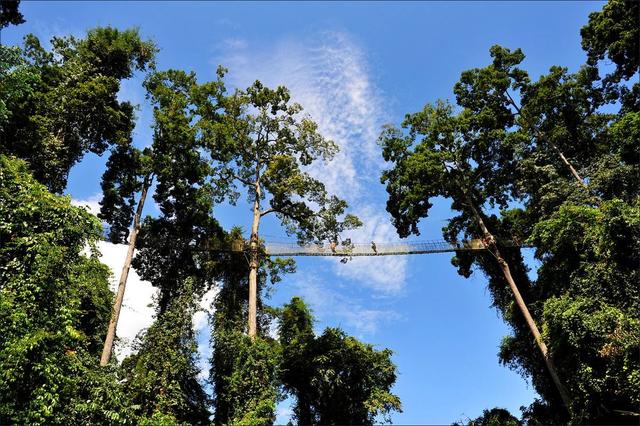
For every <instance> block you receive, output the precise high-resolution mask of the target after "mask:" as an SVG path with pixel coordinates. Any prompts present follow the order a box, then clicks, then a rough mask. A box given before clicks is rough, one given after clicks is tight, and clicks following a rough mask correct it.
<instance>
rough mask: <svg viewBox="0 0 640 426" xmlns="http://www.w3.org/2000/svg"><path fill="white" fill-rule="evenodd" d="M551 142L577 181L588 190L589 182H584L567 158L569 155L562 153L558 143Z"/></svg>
mask: <svg viewBox="0 0 640 426" xmlns="http://www.w3.org/2000/svg"><path fill="white" fill-rule="evenodd" d="M536 132H537V133H540V132H539V131H537V130H536ZM549 144H550V145H551V146H552V147H553V149H554V150H555V151H556V152H557V153H558V155H559V156H560V159H561V160H562V162H563V163H564V165H565V166H567V168H568V169H569V171H570V172H571V174H572V175H573V177H574V178H575V180H576V181H578V183H579V184H580V185H581V186H582V187H583V188H584V189H586V190H588V189H589V188H588V187H587V184H586V183H584V180H582V177H581V176H580V175H579V174H578V172H577V171H576V169H574V168H573V166H572V165H571V163H570V162H569V160H567V157H565V156H564V154H563V153H562V151H560V148H558V147H557V146H556V144H554V143H553V142H549Z"/></svg>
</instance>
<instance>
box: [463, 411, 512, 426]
mask: <svg viewBox="0 0 640 426" xmlns="http://www.w3.org/2000/svg"><path fill="white" fill-rule="evenodd" d="M454 425H461V424H460V423H454ZM466 425H467V426H521V425H522V423H521V422H520V420H518V419H517V418H516V417H514V416H513V415H512V414H511V413H510V412H509V411H507V410H505V409H504V408H497V407H495V408H492V409H490V410H483V411H482V415H481V416H479V417H477V418H475V419H473V420H471V419H470V420H469V422H468V423H466Z"/></svg>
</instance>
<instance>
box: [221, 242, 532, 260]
mask: <svg viewBox="0 0 640 426" xmlns="http://www.w3.org/2000/svg"><path fill="white" fill-rule="evenodd" d="M499 244H500V245H501V246H503V247H528V246H526V245H522V244H518V243H516V242H514V241H509V240H508V241H500V242H499ZM263 249H264V251H263V253H264V255H267V256H291V257H295V256H336V257H353V256H397V255H409V254H429V253H449V252H456V251H476V250H486V247H485V245H484V243H483V241H482V240H479V239H474V240H468V241H460V242H454V243H450V242H448V241H444V240H431V241H417V242H402V241H398V242H391V243H388V242H379V243H374V242H372V243H369V244H360V243H355V244H350V245H348V246H342V245H339V246H335V247H331V245H330V244H305V245H299V244H297V243H295V242H274V241H266V242H264V243H263ZM210 250H214V251H232V252H243V251H247V250H248V244H247V242H243V241H234V242H233V244H232V246H231V247H230V248H228V247H227V248H220V247H218V248H213V247H212V248H210Z"/></svg>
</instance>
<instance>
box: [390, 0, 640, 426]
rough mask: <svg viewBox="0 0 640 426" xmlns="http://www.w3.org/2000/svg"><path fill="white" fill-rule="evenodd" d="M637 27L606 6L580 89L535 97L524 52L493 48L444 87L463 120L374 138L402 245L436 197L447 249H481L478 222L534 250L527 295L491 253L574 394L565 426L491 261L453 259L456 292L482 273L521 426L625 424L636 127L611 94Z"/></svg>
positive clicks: (421, 118)
mask: <svg viewBox="0 0 640 426" xmlns="http://www.w3.org/2000/svg"><path fill="white" fill-rule="evenodd" d="M633 11H635V12H634V13H630V12H633ZM637 19H638V14H637V3H634V2H623V1H611V2H610V3H608V4H607V5H606V6H605V7H604V9H603V11H602V12H598V13H595V14H592V15H591V17H590V22H589V24H588V26H587V27H585V29H583V37H584V38H583V46H584V47H585V49H587V51H588V54H589V63H588V64H587V65H586V66H584V67H583V68H581V69H580V70H578V71H577V72H576V73H569V72H568V70H567V69H564V68H561V67H557V66H554V67H551V69H550V70H549V73H548V74H546V75H542V76H541V77H540V78H539V79H538V80H537V81H532V80H531V79H530V78H529V77H528V75H527V73H526V72H525V71H524V70H522V69H520V68H519V64H520V63H521V62H522V60H523V58H524V55H523V54H522V52H520V51H519V50H515V51H510V50H508V49H504V48H501V47H497V46H494V47H492V48H491V51H490V53H491V57H492V63H491V64H490V65H488V66H487V67H484V68H478V69H473V70H470V71H465V72H463V73H462V75H461V78H460V82H459V83H457V84H456V85H455V88H454V92H455V95H456V100H457V104H458V106H459V108H457V109H456V108H454V107H453V106H451V105H450V104H448V103H446V102H442V101H438V102H437V103H435V104H433V105H431V104H428V105H427V106H426V107H425V108H424V109H423V111H421V112H418V113H415V114H409V115H407V116H406V119H405V121H404V122H403V127H404V128H405V130H404V131H402V130H399V129H395V128H393V127H388V128H386V129H385V130H384V131H383V133H382V136H381V143H382V146H383V156H384V158H385V159H386V160H387V161H390V162H391V163H392V168H391V169H390V170H387V171H385V172H384V173H383V176H382V181H383V182H384V183H386V184H387V191H388V193H389V200H388V203H387V210H388V211H389V212H390V213H391V215H392V217H393V223H394V225H395V226H396V228H397V230H398V233H399V234H400V235H401V236H407V235H409V234H410V233H414V234H418V233H419V228H418V223H419V221H420V220H421V219H422V218H424V217H427V215H428V212H429V209H430V208H431V202H430V200H431V199H432V198H433V197H437V196H443V197H447V198H450V199H452V201H453V202H452V209H453V210H454V211H457V212H458V215H457V216H455V217H454V218H452V219H450V221H449V223H448V225H447V226H446V227H445V228H444V229H443V234H444V236H445V238H447V239H449V240H456V239H460V238H477V237H478V236H481V235H482V233H481V229H479V228H478V226H477V223H476V221H474V220H473V208H472V206H476V209H477V210H478V211H479V215H480V216H481V217H482V218H483V220H484V222H485V223H486V224H487V227H489V229H490V230H491V232H492V233H493V234H494V235H495V236H496V237H497V238H498V241H500V240H501V239H514V240H518V241H525V240H528V242H529V243H531V244H533V245H534V246H535V247H536V253H535V255H536V257H537V258H538V259H539V260H540V261H541V267H540V269H539V270H538V276H537V279H536V280H535V281H533V280H531V279H530V278H529V277H528V275H527V267H526V265H525V264H524V262H523V258H522V255H521V254H520V251H519V250H516V249H509V248H507V247H501V248H500V251H501V253H502V254H503V256H504V257H505V259H506V260H507V262H508V264H509V267H510V269H511V272H512V274H513V275H514V278H515V281H516V282H517V284H518V287H519V289H520V292H521V293H522V296H523V298H524V300H525V301H526V303H527V305H528V307H529V309H530V311H531V313H532V315H533V317H534V318H535V319H536V321H537V322H538V324H539V325H541V329H542V331H543V338H544V340H545V341H546V342H547V344H548V346H549V349H550V351H551V353H552V355H553V357H554V360H555V363H556V367H557V369H558V374H559V376H560V378H561V380H562V381H563V383H565V385H566V387H567V388H568V390H569V394H570V395H571V398H572V402H571V407H570V408H571V414H570V417H567V416H566V415H565V414H564V409H563V408H562V405H561V404H562V403H561V401H560V399H559V396H558V394H557V391H556V390H555V388H554V385H553V382H552V381H551V378H550V377H549V375H548V373H547V371H546V369H545V366H544V364H543V362H542V359H541V357H540V356H539V353H538V351H536V349H535V344H534V341H533V339H532V338H531V335H530V333H529V331H528V328H527V326H526V324H525V322H524V320H523V318H522V316H521V315H520V313H519V311H518V310H517V309H516V308H515V305H514V302H513V297H512V295H511V292H510V291H509V288H508V287H507V283H506V282H505V280H504V278H503V277H502V271H501V270H500V268H498V265H497V263H496V262H495V259H493V258H492V257H491V256H490V255H489V254H488V253H483V252H480V253H470V252H460V253H457V254H456V256H455V257H454V258H453V260H452V262H453V264H454V265H455V266H456V267H457V268H458V271H459V273H460V274H462V275H464V276H469V275H470V274H471V273H472V271H473V270H474V269H480V270H481V271H482V272H484V274H485V275H486V276H487V277H488V279H489V284H488V287H489V290H490V293H491V296H492V299H493V305H494V306H495V307H496V308H497V309H498V310H499V312H500V313H501V314H502V316H503V318H504V319H505V321H506V322H507V323H508V324H509V325H510V326H511V327H512V334H511V335H510V336H507V337H506V338H505V339H503V342H502V344H501V349H500V359H501V361H502V362H503V363H505V364H507V365H509V366H510V367H512V368H514V369H515V370H517V371H519V372H521V373H522V374H523V375H524V376H526V377H528V378H530V379H531V381H532V383H533V385H534V387H535V389H536V390H537V391H538V393H539V394H540V395H541V397H542V399H541V400H538V401H536V402H534V403H533V404H532V405H531V406H530V407H528V408H526V409H525V410H524V412H523V420H524V421H527V422H530V423H534V424H535V423H536V422H541V423H543V424H548V423H562V422H568V421H571V422H575V423H582V422H589V423H627V422H633V420H634V419H635V418H636V417H634V416H635V414H634V413H637V407H638V392H637V388H638V386H637V377H638V375H640V353H639V352H640V349H639V345H638V334H639V330H638V321H640V317H639V316H638V312H640V309H639V308H640V305H639V303H640V291H639V290H638V285H637V282H639V281H640V276H638V273H639V272H638V267H637V266H638V264H640V258H639V255H638V253H640V247H639V246H638V241H639V238H640V226H639V223H638V214H639V213H638V203H639V201H638V200H639V195H640V191H639V190H638V188H640V186H639V185H638V176H639V173H640V168H639V164H638V163H639V158H640V155H639V154H638V153H639V151H638V143H637V141H638V129H639V128H640V127H639V126H638V125H637V119H638V104H637V102H636V101H635V100H633V96H635V95H634V93H635V92H634V91H635V90H636V89H635V88H633V89H630V90H629V89H628V87H627V86H626V85H625V84H624V83H620V84H618V82H619V81H620V80H622V79H628V78H630V77H631V76H632V75H634V74H635V73H637V70H638V63H637V61H638V59H637V58H638V56H637V50H638V49H637V48H634V46H635V47H637V43H638V37H637V36H636V37H634V36H633V35H634V34H635V35H637V31H638V25H637V23H635V22H636V21H637ZM605 55H606V56H607V57H609V58H610V59H611V60H613V61H614V63H615V64H616V67H617V68H616V71H615V73H614V74H613V75H611V76H607V77H605V78H603V79H601V78H600V76H599V70H598V68H597V65H598V60H599V59H602V58H604V57H605ZM614 58H615V59H614ZM516 100H517V102H516ZM605 111H606V112H605ZM563 157H564V158H563ZM566 158H568V160H566ZM567 163H570V164H571V166H573V167H574V169H575V170H576V171H577V173H579V174H580V176H581V178H583V179H584V180H583V181H582V182H578V180H577V179H576V178H575V176H574V175H573V174H572V172H571V170H570V168H569V166H568V165H567ZM585 187H586V188H585ZM496 207H497V208H499V210H498V209H496ZM483 209H484V210H486V209H493V210H492V211H493V212H494V214H486V213H483ZM614 348H615V349H614Z"/></svg>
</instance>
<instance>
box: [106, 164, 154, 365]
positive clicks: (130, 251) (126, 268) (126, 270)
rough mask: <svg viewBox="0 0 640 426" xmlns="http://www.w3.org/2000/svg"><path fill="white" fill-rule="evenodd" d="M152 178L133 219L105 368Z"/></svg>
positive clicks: (110, 331)
mask: <svg viewBox="0 0 640 426" xmlns="http://www.w3.org/2000/svg"><path fill="white" fill-rule="evenodd" d="M151 180H152V179H151V177H150V176H146V177H145V178H144V183H143V186H142V192H141V194H140V201H138V207H137V209H136V214H135V216H134V217H133V228H132V229H131V232H130V233H129V248H128V250H127V257H126V258H125V260H124V265H123V266H122V272H121V273H120V281H119V282H118V291H117V293H116V299H115V301H114V302H113V310H112V311H111V320H110V321H109V329H108V330H107V336H106V337H105V339H104V346H103V348H102V356H101V357H100V365H102V366H104V365H107V364H108V363H109V360H110V359H111V352H112V350H113V340H114V339H115V336H116V327H117V326H118V319H119V318H120V309H121V308H122V300H123V299H124V290H125V287H126V286H127V277H128V276H129V270H130V269H131V261H132V260H133V252H134V251H135V248H136V240H137V239H138V233H139V232H140V218H141V216H142V209H143V208H144V201H145V199H146V198H147V192H148V191H149V187H150V186H151Z"/></svg>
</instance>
